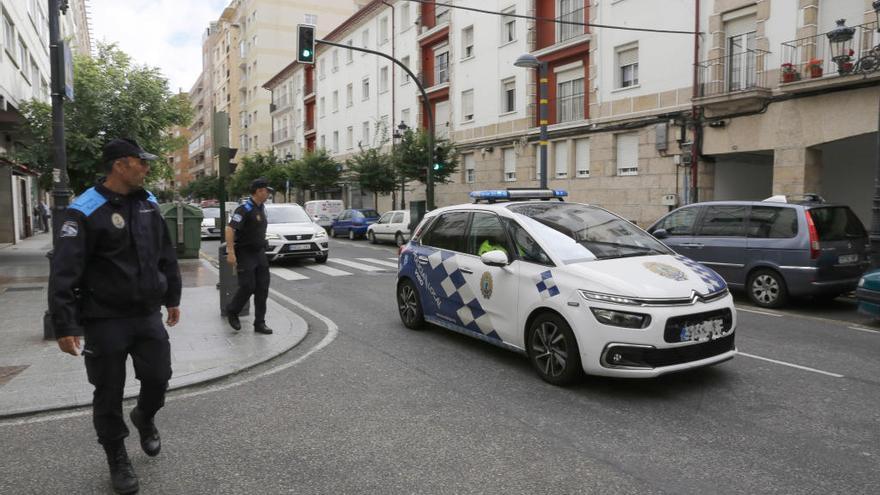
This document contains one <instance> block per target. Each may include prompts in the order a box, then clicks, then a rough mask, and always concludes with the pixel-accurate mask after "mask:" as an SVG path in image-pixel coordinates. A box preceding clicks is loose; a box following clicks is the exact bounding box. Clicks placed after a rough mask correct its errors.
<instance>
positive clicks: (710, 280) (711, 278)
mask: <svg viewBox="0 0 880 495" xmlns="http://www.w3.org/2000/svg"><path fill="white" fill-rule="evenodd" d="M675 259H677V260H678V261H680V262H682V263H683V264H684V265H685V266H687V267H688V268H690V269H691V270H692V271H693V272H694V273H696V274H697V275H699V277H700V280H702V281H703V282H705V283H706V285H707V286H708V287H709V294H711V293H713V292H718V291H719V290H721V289H724V288H725V287H727V282H725V281H724V279H723V278H721V275H718V274H717V273H715V270H713V269H711V268H708V267H706V266H704V265H702V264H700V263H697V262H696V261H694V260H692V259H690V258H688V257H686V256H682V255H680V254H679V255H676V256H675Z"/></svg>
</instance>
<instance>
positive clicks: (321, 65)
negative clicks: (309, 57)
mask: <svg viewBox="0 0 880 495" xmlns="http://www.w3.org/2000/svg"><path fill="white" fill-rule="evenodd" d="M325 65H327V64H326V63H324V61H323V60H318V77H320V78H321V79H324V75H325V74H324V66H325Z"/></svg>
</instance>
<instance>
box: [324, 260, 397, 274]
mask: <svg viewBox="0 0 880 495" xmlns="http://www.w3.org/2000/svg"><path fill="white" fill-rule="evenodd" d="M328 261H332V262H334V263H339V264H340V265H345V266H347V267H350V268H357V269H358V270H363V271H365V272H381V271H384V270H385V269H384V268H379V267H376V266H370V265H365V264H363V263H358V262H357V261H349V260H341V259H338V258H330V259H329V260H328Z"/></svg>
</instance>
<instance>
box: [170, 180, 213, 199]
mask: <svg viewBox="0 0 880 495" xmlns="http://www.w3.org/2000/svg"><path fill="white" fill-rule="evenodd" d="M180 195H181V196H182V197H185V198H186V197H188V198H192V199H219V198H220V178H219V177H217V176H216V175H205V176H203V177H199V178H197V179H194V180H192V181H190V182H189V183H187V185H185V186H183V187H182V188H181V189H180Z"/></svg>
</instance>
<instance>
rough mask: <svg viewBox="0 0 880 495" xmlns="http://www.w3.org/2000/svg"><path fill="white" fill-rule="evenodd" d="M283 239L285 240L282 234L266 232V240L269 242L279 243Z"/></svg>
mask: <svg viewBox="0 0 880 495" xmlns="http://www.w3.org/2000/svg"><path fill="white" fill-rule="evenodd" d="M281 239H283V237H281V234H273V233H271V232H266V240H267V241H278V240H281Z"/></svg>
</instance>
